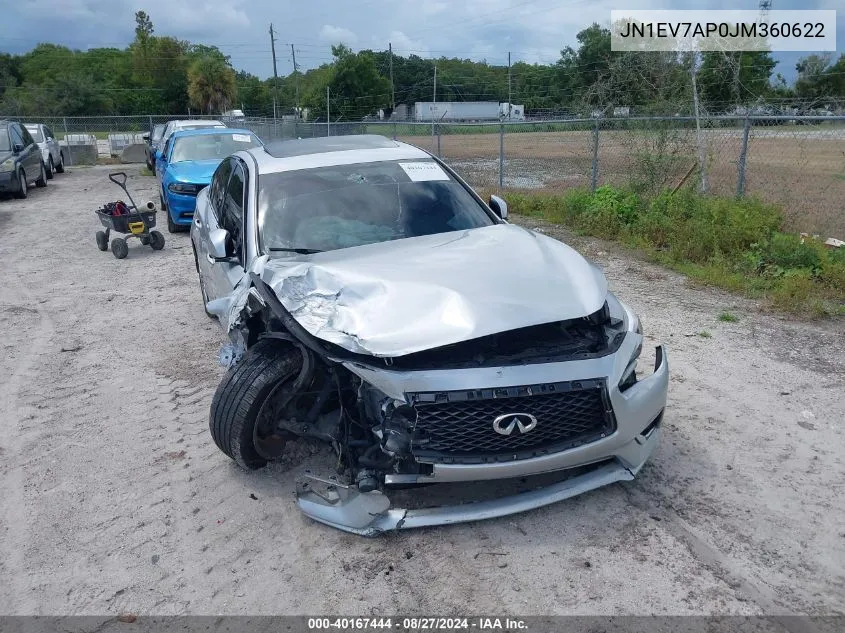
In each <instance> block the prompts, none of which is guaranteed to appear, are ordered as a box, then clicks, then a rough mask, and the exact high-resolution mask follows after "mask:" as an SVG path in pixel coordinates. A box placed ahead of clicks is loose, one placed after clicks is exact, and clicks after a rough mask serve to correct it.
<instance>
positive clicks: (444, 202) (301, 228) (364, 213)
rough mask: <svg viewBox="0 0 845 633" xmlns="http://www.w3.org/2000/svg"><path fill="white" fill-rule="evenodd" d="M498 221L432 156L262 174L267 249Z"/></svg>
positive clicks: (358, 241)
mask: <svg viewBox="0 0 845 633" xmlns="http://www.w3.org/2000/svg"><path fill="white" fill-rule="evenodd" d="M494 223H495V222H494V220H493V218H491V217H490V215H489V214H488V213H487V212H486V211H485V210H484V208H483V207H482V206H481V205H480V204H479V203H478V202H477V201H476V200H475V198H474V197H473V196H472V195H471V194H470V193H469V192H468V191H467V190H466V189H465V188H464V187H463V186H462V185H461V184H460V183H459V182H457V181H456V180H454V179H453V178H452V177H451V176H449V174H447V173H446V171H444V170H443V169H442V168H441V167H440V165H438V164H437V163H436V162H435V161H433V160H431V159H428V160H416V161H401V162H393V161H391V162H379V163H362V164H355V165H337V166H332V167H321V168H318V169H305V170H300V171H292V172H279V173H275V174H262V175H261V176H260V177H259V181H258V230H259V236H260V239H261V243H262V246H263V249H264V250H267V251H273V250H284V249H304V250H314V251H330V250H336V249H341V248H349V247H352V246H361V245H364V244H373V243H376V242H386V241H389V240H397V239H402V238H406V237H418V236H421V235H433V234H436V233H448V232H451V231H463V230H466V229H474V228H479V227H482V226H490V225H492V224H494Z"/></svg>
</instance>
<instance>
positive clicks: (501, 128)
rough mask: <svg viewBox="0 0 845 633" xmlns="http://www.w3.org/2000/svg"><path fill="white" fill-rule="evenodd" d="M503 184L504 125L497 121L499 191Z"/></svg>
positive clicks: (502, 122)
mask: <svg viewBox="0 0 845 633" xmlns="http://www.w3.org/2000/svg"><path fill="white" fill-rule="evenodd" d="M504 182H505V123H504V121H499V191H501V190H502V188H503V187H504Z"/></svg>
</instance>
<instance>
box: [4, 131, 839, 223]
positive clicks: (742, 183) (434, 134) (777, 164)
mask: <svg viewBox="0 0 845 633" xmlns="http://www.w3.org/2000/svg"><path fill="white" fill-rule="evenodd" d="M0 118H3V117H2V116H0ZM9 118H12V117H9ZM179 118H186V117H185V115H182V116H131V117H52V118H50V117H29V118H24V119H18V120H21V121H22V122H24V123H29V122H33V123H34V122H39V123H45V124H47V125H48V126H49V127H51V128H52V130H53V131H54V133H55V134H56V136H57V137H58V138H60V139H62V140H65V141H67V139H68V138H70V139H74V138H79V137H83V138H96V139H97V144H98V147H97V149H98V151H99V153H100V155H101V156H103V155H104V154H106V155H108V154H109V153H111V154H112V155H114V152H115V151H119V148H117V145H121V146H124V145H125V144H126V143H129V142H133V143H137V142H138V139H139V137H138V136H137V135H138V134H142V133H146V132H148V131H149V130H150V129H151V127H152V126H153V125H156V124H159V123H166V122H167V121H169V120H173V119H179ZM192 118H196V117H194V116H192ZM204 118H214V117H204ZM225 123H226V124H227V125H229V126H230V127H241V128H247V129H250V130H252V131H253V132H255V133H256V134H257V135H258V136H259V137H260V138H262V139H263V140H264V141H265V142H272V141H275V140H283V139H292V138H308V137H318V136H341V135H347V134H381V135H384V136H387V137H390V138H395V139H397V140H402V141H406V142H408V143H412V144H414V145H417V146H419V147H422V148H424V149H426V150H428V151H430V152H432V153H433V154H435V155H437V156H440V157H442V158H443V159H444V160H446V161H447V162H448V163H449V164H450V165H451V166H452V167H453V168H454V169H455V170H456V171H457V172H458V173H460V174H461V175H462V176H463V177H464V178H466V180H467V181H468V182H469V183H470V184H472V185H473V186H474V187H477V188H479V189H484V190H488V191H493V190H496V191H502V190H521V191H544V192H561V191H565V190H566V189H570V188H572V187H586V188H593V189H595V188H597V187H601V186H602V185H605V184H612V185H617V186H624V187H631V188H633V189H635V190H637V191H640V192H642V193H644V194H653V193H656V192H658V191H660V190H662V189H667V188H668V189H675V188H678V187H680V186H694V187H697V188H699V189H700V190H702V191H706V192H708V193H712V194H716V195H721V196H734V195H752V196H757V197H759V198H761V199H763V200H765V201H767V202H771V203H774V204H777V205H778V206H780V207H781V208H782V209H783V211H784V214H785V217H786V221H787V223H788V227H789V228H791V229H795V230H801V231H807V232H812V233H823V234H827V235H833V236H837V237H840V236H845V209H843V206H845V117H841V116H816V117H799V116H780V117H777V116H733V117H724V116H722V117H707V118H702V119H699V120H696V119H695V118H693V117H686V116H672V117H630V118H597V119H567V120H558V121H526V122H505V123H503V122H490V123H435V124H434V125H432V124H431V123H412V122H393V121H386V122H380V121H373V122H331V123H325V122H322V123H305V122H302V121H300V120H297V119H296V118H295V117H282V118H277V119H273V118H246V119H244V120H236V121H225Z"/></svg>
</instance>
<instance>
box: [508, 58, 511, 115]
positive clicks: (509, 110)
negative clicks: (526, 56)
mask: <svg viewBox="0 0 845 633" xmlns="http://www.w3.org/2000/svg"><path fill="white" fill-rule="evenodd" d="M510 120H511V54H510V51H508V121H510Z"/></svg>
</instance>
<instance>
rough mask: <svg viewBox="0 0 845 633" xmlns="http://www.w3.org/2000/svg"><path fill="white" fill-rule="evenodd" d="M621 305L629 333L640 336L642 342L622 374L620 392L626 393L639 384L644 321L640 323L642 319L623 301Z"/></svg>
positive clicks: (638, 344)
mask: <svg viewBox="0 0 845 633" xmlns="http://www.w3.org/2000/svg"><path fill="white" fill-rule="evenodd" d="M617 301H618V300H617ZM619 305H620V307H621V308H622V310H623V311H624V313H625V321H626V322H627V326H628V328H627V329H628V331H629V332H634V333H636V334H639V335H640V341H639V343H637V347H636V348H635V349H634V352H633V353H632V354H631V359H630V360H629V361H628V364H627V365H626V366H625V371H623V372H622V378H621V379H620V380H619V391H625V390H626V389H629V388H630V387H633V386H634V385H635V384H636V383H637V359H638V358H639V357H640V354H642V352H643V342H642V335H643V324H642V321H640V318H639V317H638V316H637V315H636V314H635V313H634V311H633V310H631V308H629V307H628V306H626V305H625V304H624V303H622V302H621V301H619Z"/></svg>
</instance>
